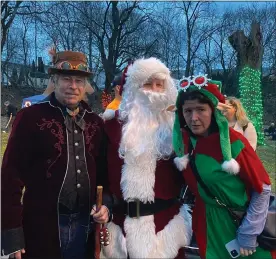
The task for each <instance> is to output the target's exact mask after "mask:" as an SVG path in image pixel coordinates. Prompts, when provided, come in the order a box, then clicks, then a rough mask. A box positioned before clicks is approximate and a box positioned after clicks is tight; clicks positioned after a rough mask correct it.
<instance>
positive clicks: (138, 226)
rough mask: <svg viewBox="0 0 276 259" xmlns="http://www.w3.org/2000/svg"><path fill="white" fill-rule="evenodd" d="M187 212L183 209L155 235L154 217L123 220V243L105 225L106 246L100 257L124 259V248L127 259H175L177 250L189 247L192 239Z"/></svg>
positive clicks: (117, 232) (119, 234) (112, 227)
mask: <svg viewBox="0 0 276 259" xmlns="http://www.w3.org/2000/svg"><path fill="white" fill-rule="evenodd" d="M188 210H189V207H188V206H187V205H183V206H182V207H181V208H180V211H179V214H177V215H175V216H174V218H173V219H172V220H171V221H170V222H169V223H168V225H166V226H165V228H164V229H163V230H161V231H160V232H158V233H157V234H155V224H154V216H144V217H141V218H139V219H133V218H129V217H127V218H126V220H125V224H124V226H125V231H126V239H125V238H124V236H123V234H122V231H121V229H120V228H119V227H118V226H116V225H115V224H114V223H112V225H111V224H110V223H109V225H108V228H109V232H110V244H109V245H108V246H107V247H104V248H103V254H104V256H105V257H106V258H126V257H127V256H126V254H125V253H126V248H127V251H128V253H129V254H128V255H129V257H130V258H175V257H176V256H177V254H178V250H179V249H180V248H182V247H184V246H187V245H189V244H190V240H191V237H192V218H191V215H190V213H189V212H188ZM115 238H116V239H117V240H114V239H115ZM125 245H126V246H125Z"/></svg>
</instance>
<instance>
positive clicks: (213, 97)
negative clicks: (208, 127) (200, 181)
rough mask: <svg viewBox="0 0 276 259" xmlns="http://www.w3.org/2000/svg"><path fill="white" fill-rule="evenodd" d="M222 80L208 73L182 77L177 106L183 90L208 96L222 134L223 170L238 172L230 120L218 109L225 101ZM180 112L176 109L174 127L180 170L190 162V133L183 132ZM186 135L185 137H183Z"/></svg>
mask: <svg viewBox="0 0 276 259" xmlns="http://www.w3.org/2000/svg"><path fill="white" fill-rule="evenodd" d="M220 88H221V82H218V81H212V80H210V79H208V78H207V75H198V76H193V78H192V79H191V77H189V78H182V79H181V80H180V81H179V85H178V97H177V100H176V107H179V105H180V103H179V102H180V94H179V93H180V92H181V91H184V92H186V91H189V92H191V91H199V92H200V93H202V94H203V95H204V96H205V97H207V98H208V99H209V100H210V101H211V102H212V103H213V105H214V107H215V109H214V117H215V120H216V122H217V125H218V128H219V134H220V146H221V150H222V155H223V160H224V162H223V163H222V170H223V171H225V172H228V173H231V174H237V173H238V172H239V170H240V166H239V164H238V162H237V161H236V160H235V159H233V158H232V153H231V144H230V138H229V127H228V121H227V119H226V118H225V116H224V115H223V114H222V113H221V112H220V110H219V109H218V107H219V104H224V103H225V97H224V95H222V94H221V92H220ZM179 112H181V111H177V110H176V111H175V123H174V128H173V147H174V150H175V152H176V155H177V157H176V158H175V160H174V161H175V164H176V166H177V168H178V169H179V170H181V171H182V170H183V169H185V168H186V166H187V164H188V162H189V154H188V146H189V143H190V140H189V138H190V136H189V134H183V135H182V131H181V128H180V122H179ZM183 136H184V139H183Z"/></svg>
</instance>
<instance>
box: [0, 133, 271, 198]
mask: <svg viewBox="0 0 276 259" xmlns="http://www.w3.org/2000/svg"><path fill="white" fill-rule="evenodd" d="M8 138H9V134H8V133H3V132H2V133H1V140H2V141H1V157H3V154H4V151H5V148H6V145H7V142H8ZM265 143H266V145H265V146H260V147H258V148H257V154H258V156H259V157H260V159H261V160H262V162H263V164H264V167H265V168H266V170H267V172H268V173H269V175H270V179H271V182H272V190H273V192H274V193H275V192H276V141H272V140H266V141H265Z"/></svg>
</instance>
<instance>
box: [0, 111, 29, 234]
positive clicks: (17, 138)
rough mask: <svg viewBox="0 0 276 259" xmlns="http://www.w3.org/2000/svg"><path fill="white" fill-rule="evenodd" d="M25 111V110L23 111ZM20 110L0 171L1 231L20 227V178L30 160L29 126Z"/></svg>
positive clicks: (23, 112)
mask: <svg viewBox="0 0 276 259" xmlns="http://www.w3.org/2000/svg"><path fill="white" fill-rule="evenodd" d="M24 110H25V109H24ZM24 110H21V111H20V112H19V113H18V114H17V116H16V119H15V121H14V123H13V127H12V131H11V134H10V137H9V140H8V144H7V148H6V151H5V153H4V157H3V163H2V170H1V178H2V181H1V195H2V203H1V204H2V205H1V206H2V210H1V212H2V215H1V218H2V230H8V229H12V228H18V227H21V226H22V205H21V197H22V189H23V187H24V183H23V181H22V176H23V175H24V172H26V170H28V164H30V159H31V157H32V156H31V153H30V150H31V143H32V140H31V135H32V134H31V132H30V128H29V127H30V124H29V121H28V119H27V116H26V115H25V111H24Z"/></svg>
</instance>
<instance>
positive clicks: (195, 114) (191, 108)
mask: <svg viewBox="0 0 276 259" xmlns="http://www.w3.org/2000/svg"><path fill="white" fill-rule="evenodd" d="M182 111H183V116H184V119H185V121H186V123H187V126H188V127H189V129H190V130H191V131H192V132H193V133H194V134H195V135H197V136H207V135H208V130H209V128H210V125H211V119H212V109H211V107H210V106H209V104H205V103H204V104H203V103H199V102H198V100H187V101H185V103H184V105H183V106H182Z"/></svg>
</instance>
